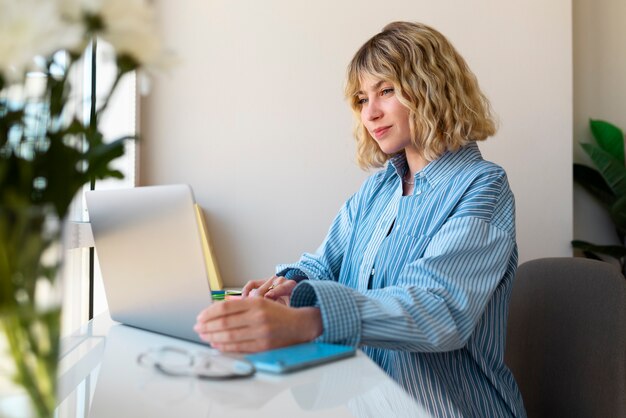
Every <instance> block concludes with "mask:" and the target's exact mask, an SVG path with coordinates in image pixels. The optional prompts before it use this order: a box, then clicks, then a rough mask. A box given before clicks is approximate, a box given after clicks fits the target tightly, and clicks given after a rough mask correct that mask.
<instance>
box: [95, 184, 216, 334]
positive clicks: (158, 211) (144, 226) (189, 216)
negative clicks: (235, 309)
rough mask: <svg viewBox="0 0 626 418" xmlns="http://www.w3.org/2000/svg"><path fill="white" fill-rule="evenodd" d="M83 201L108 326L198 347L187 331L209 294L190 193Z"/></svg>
mask: <svg viewBox="0 0 626 418" xmlns="http://www.w3.org/2000/svg"><path fill="white" fill-rule="evenodd" d="M85 195H86V199H87V208H88V210H89V218H90V222H91V228H92V231H93V236H94V240H95V243H96V252H97V254H98V260H99V262H100V269H101V271H102V278H103V281H104V289H105V293H106V298H107V302H108V304H109V313H110V315H111V318H112V319H114V320H116V321H118V322H122V323H124V324H127V325H132V326H134V327H137V328H142V329H145V330H148V331H154V332H158V333H162V334H166V335H171V336H174V337H179V338H183V339H186V340H191V341H196V342H201V340H200V339H199V338H198V336H197V334H196V333H195V332H194V331H193V325H194V323H195V322H196V316H197V315H198V313H200V311H201V310H202V309H204V308H206V307H207V306H208V305H209V304H210V303H211V290H210V289H209V282H208V278H207V270H206V266H205V261H204V254H203V250H202V243H201V236H200V231H199V228H198V224H197V220H196V214H195V208H194V197H193V193H192V191H191V188H190V187H189V186H188V185H171V186H152V187H137V188H134V189H118V190H101V191H100V190H95V191H90V192H87V193H86V194H85Z"/></svg>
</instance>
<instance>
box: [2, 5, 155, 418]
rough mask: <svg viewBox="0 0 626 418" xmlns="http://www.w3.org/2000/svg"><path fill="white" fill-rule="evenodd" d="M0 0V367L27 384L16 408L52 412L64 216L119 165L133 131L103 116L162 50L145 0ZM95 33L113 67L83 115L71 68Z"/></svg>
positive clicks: (92, 43)
mask: <svg viewBox="0 0 626 418" xmlns="http://www.w3.org/2000/svg"><path fill="white" fill-rule="evenodd" d="M0 10H2V12H1V13H0V339H4V340H5V346H6V347H8V353H0V356H2V355H4V356H6V355H8V356H10V359H11V360H10V363H11V365H12V370H10V372H9V374H10V376H7V373H6V371H5V370H2V371H0V379H2V378H6V377H11V378H12V379H13V381H14V382H15V383H17V384H18V385H19V386H21V387H22V388H23V389H24V391H25V392H26V393H27V394H28V396H27V398H28V399H29V400H30V401H29V402H30V406H29V407H28V409H29V410H28V411H20V416H24V415H28V416H35V415H36V416H40V417H50V416H53V414H54V408H55V406H56V399H55V392H56V370H57V360H58V352H59V328H60V299H59V297H58V295H59V294H60V293H59V289H58V277H57V276H58V272H59V267H60V265H61V261H62V254H63V253H62V250H61V245H60V242H61V241H60V235H61V224H62V222H63V220H64V218H65V216H66V214H67V212H68V207H69V205H70V203H71V201H72V199H73V198H74V196H75V195H76V193H77V192H78V191H79V190H80V189H81V187H82V186H83V185H84V184H86V183H89V182H90V181H92V180H94V179H104V178H108V177H118V178H119V177H122V173H120V172H119V171H117V170H115V169H113V168H112V167H111V165H110V163H111V161H113V160H114V159H115V158H117V157H119V156H121V155H123V153H124V141H125V140H126V139H128V138H126V137H125V138H119V139H117V140H114V141H105V140H104V137H103V134H102V132H101V131H100V129H99V127H98V120H99V119H100V117H101V115H102V114H103V113H104V112H105V111H106V109H107V106H109V98H110V97H111V94H112V93H113V92H114V90H115V88H116V86H117V84H118V82H119V80H120V79H121V78H122V77H123V76H124V75H125V74H127V73H129V72H131V71H134V70H137V69H140V68H146V67H150V66H155V65H159V63H160V62H162V61H161V60H162V57H163V53H162V49H161V45H160V42H159V40H158V38H157V36H156V31H155V19H154V12H153V10H152V8H151V6H150V4H149V3H148V1H147V0H98V1H95V0H47V1H44V2H42V1H37V0H0ZM96 39H99V40H101V41H104V42H107V43H109V44H111V45H112V46H113V48H114V49H115V51H116V52H115V57H114V60H115V64H116V66H117V74H116V77H115V81H114V82H113V84H112V85H111V86H109V88H108V90H107V91H106V93H105V94H104V95H103V96H102V97H99V98H98V102H97V103H98V104H97V103H96V100H95V97H94V94H92V96H91V106H90V108H91V112H90V115H89V117H88V118H85V117H83V116H81V115H80V113H79V112H78V111H77V109H79V108H82V103H81V102H82V100H83V99H82V98H81V97H80V95H78V94H77V91H76V89H75V88H74V87H75V86H74V85H73V82H72V77H71V76H70V74H72V71H73V69H74V68H75V67H77V66H78V65H79V64H78V63H79V62H80V61H81V59H89V58H90V57H84V51H85V49H86V47H88V46H90V47H91V48H90V51H92V52H93V51H94V50H95V45H96ZM100 90H101V89H100ZM1 346H2V344H0V347H1Z"/></svg>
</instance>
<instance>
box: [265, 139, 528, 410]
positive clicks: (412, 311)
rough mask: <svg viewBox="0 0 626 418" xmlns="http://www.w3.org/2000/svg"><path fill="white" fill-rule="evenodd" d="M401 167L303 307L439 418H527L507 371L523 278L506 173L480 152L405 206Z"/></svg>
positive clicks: (393, 166)
mask: <svg viewBox="0 0 626 418" xmlns="http://www.w3.org/2000/svg"><path fill="white" fill-rule="evenodd" d="M406 167H407V164H406V158H405V157H404V155H399V156H396V157H394V158H392V159H391V160H390V161H389V163H388V164H387V166H386V168H384V169H382V170H380V171H378V172H376V173H375V174H373V175H372V176H370V177H369V178H368V179H367V180H366V181H365V182H364V183H363V185H362V186H361V188H360V190H359V191H358V192H357V193H355V194H354V195H353V196H352V197H351V198H350V199H348V201H347V202H346V203H345V204H344V205H343V207H342V208H341V210H340V212H339V214H338V215H337V217H336V218H335V220H334V221H333V224H332V225H331V228H330V231H329V232H328V235H327V237H326V238H325V240H324V242H323V243H322V245H321V246H320V247H319V248H318V249H317V251H316V252H315V253H312V254H309V253H305V254H303V255H302V257H301V259H300V260H299V261H298V262H297V263H294V264H288V265H280V266H278V268H277V271H278V272H279V274H281V275H285V277H287V278H294V277H297V276H305V277H306V278H308V279H309V280H304V281H302V282H300V283H299V284H298V285H297V286H296V288H295V289H294V291H293V293H292V297H291V304H292V306H319V308H320V311H321V315H322V322H323V334H322V335H321V336H320V337H319V340H320V341H326V342H334V343H339V344H350V345H360V346H361V348H362V349H363V351H364V352H365V353H367V355H368V356H370V357H371V358H372V359H373V360H374V361H375V362H376V363H377V364H378V365H379V366H380V367H382V368H383V369H384V370H385V371H386V372H387V373H388V374H389V375H390V376H391V377H392V378H393V379H395V380H396V381H397V382H399V383H400V384H401V385H402V386H403V387H404V388H405V389H406V390H407V391H408V392H409V393H410V394H411V395H412V396H413V397H415V398H416V399H417V401H418V402H419V403H420V404H421V405H422V406H423V407H425V408H426V409H427V410H428V411H429V412H430V413H431V414H432V415H433V416H436V417H509V416H514V417H524V416H525V415H526V413H525V411H524V406H523V403H522V399H521V395H520V393H519V390H518V388H517V384H516V383H515V380H514V379H513V376H512V374H511V372H510V371H509V369H508V368H507V367H506V366H505V364H504V347H505V335H506V322H507V315H508V301H509V296H510V292H511V285H512V280H513V277H514V275H515V270H516V267H517V244H516V242H515V203H514V199H513V194H512V193H511V190H510V189H509V185H508V181H507V178H506V173H505V172H504V170H503V169H502V168H501V167H499V166H497V165H496V164H494V163H491V162H488V161H485V160H484V159H483V158H482V156H481V154H480V151H479V150H478V146H477V145H476V144H475V143H471V144H470V145H467V146H465V147H463V148H462V149H460V150H459V151H456V152H448V153H446V154H444V155H443V156H442V157H440V158H439V159H437V160H435V161H432V162H431V163H429V164H428V165H427V166H426V167H425V168H424V169H423V170H422V171H420V172H419V173H417V174H416V176H415V186H414V191H413V194H412V195H410V196H402V175H403V174H404V172H405V170H406Z"/></svg>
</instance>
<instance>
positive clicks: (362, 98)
mask: <svg viewBox="0 0 626 418" xmlns="http://www.w3.org/2000/svg"><path fill="white" fill-rule="evenodd" d="M356 102H357V104H359V105H364V104H365V103H367V98H366V97H358V98H357V99H356Z"/></svg>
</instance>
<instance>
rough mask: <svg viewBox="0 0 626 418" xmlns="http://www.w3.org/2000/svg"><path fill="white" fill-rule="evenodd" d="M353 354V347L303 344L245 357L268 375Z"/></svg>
mask: <svg viewBox="0 0 626 418" xmlns="http://www.w3.org/2000/svg"><path fill="white" fill-rule="evenodd" d="M355 353H356V349H355V348H354V347H349V346H346V345H337V344H326V343H304V344H298V345H292V346H290V347H284V348H277V349H275V350H269V351H263V352H261V353H256V354H248V355H247V356H245V357H246V359H247V360H249V361H251V362H252V363H253V364H254V367H256V369H257V370H260V371H264V372H270V373H286V372H290V371H293V370H299V369H304V368H306V367H311V366H315V365H317V364H322V363H327V362H329V361H333V360H339V359H342V358H345V357H351V356H353V355H354V354H355Z"/></svg>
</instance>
